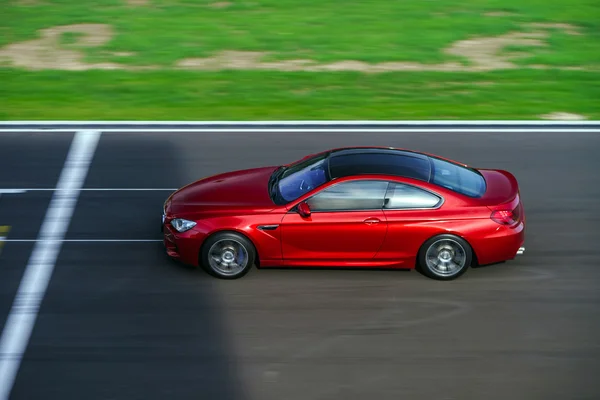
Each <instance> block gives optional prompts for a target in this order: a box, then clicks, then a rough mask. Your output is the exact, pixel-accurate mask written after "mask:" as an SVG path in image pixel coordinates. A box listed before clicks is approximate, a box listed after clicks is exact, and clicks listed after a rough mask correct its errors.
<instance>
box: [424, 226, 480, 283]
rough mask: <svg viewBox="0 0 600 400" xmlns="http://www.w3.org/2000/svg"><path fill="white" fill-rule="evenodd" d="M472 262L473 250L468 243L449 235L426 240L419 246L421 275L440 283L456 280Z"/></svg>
mask: <svg viewBox="0 0 600 400" xmlns="http://www.w3.org/2000/svg"><path fill="white" fill-rule="evenodd" d="M428 260H429V262H428ZM472 260H473V250H472V249H471V246H470V245H469V243H467V242H466V241H465V240H464V239H462V238H460V237H458V236H455V235H449V234H443V235H438V236H435V237H432V238H431V239H429V240H427V241H426V242H425V243H423V246H421V250H420V251H419V255H418V265H419V267H420V269H421V271H422V272H423V274H425V275H426V276H427V277H429V278H432V279H436V280H440V281H449V280H453V279H456V278H458V277H459V276H461V275H462V274H464V273H465V272H466V271H467V269H468V268H469V267H470V266H471V262H472ZM434 261H435V262H434ZM436 264H437V266H436ZM442 266H445V267H444V268H442ZM448 267H451V268H450V269H449V268H448Z"/></svg>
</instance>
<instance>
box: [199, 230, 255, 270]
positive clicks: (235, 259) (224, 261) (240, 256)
mask: <svg viewBox="0 0 600 400" xmlns="http://www.w3.org/2000/svg"><path fill="white" fill-rule="evenodd" d="M208 262H209V263H210V266H211V268H212V269H213V270H215V271H217V272H218V273H220V274H222V275H226V276H232V275H237V274H239V273H240V272H242V271H243V270H244V268H246V265H247V264H248V251H247V250H246V248H245V247H244V245H243V244H241V243H240V242H238V241H237V240H234V239H222V240H218V241H217V242H215V243H214V244H213V245H212V246H211V247H210V249H209V250H208Z"/></svg>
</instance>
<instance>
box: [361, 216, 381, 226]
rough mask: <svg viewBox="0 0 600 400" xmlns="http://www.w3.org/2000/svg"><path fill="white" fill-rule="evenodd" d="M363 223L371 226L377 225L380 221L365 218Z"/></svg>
mask: <svg viewBox="0 0 600 400" xmlns="http://www.w3.org/2000/svg"><path fill="white" fill-rule="evenodd" d="M363 222H364V223H365V224H367V225H373V224H378V223H379V222H381V221H380V220H379V218H367V219H365V220H364V221H363Z"/></svg>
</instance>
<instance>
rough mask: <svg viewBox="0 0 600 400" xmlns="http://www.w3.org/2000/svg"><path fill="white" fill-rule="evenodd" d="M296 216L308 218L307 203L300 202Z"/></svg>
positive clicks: (308, 209)
mask: <svg viewBox="0 0 600 400" xmlns="http://www.w3.org/2000/svg"><path fill="white" fill-rule="evenodd" d="M298 214H300V216H302V217H304V218H308V217H310V207H309V206H308V204H307V203H305V202H302V203H300V204H298Z"/></svg>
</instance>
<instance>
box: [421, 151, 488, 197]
mask: <svg viewBox="0 0 600 400" xmlns="http://www.w3.org/2000/svg"><path fill="white" fill-rule="evenodd" d="M431 161H432V166H433V169H432V171H431V179H430V182H431V183H433V184H435V185H439V186H443V187H445V188H448V189H450V190H452V191H455V192H457V193H460V194H464V195H465V196H469V197H481V196H483V194H484V193H485V188H486V186H485V179H483V176H481V174H479V173H478V172H476V171H473V170H472V169H469V168H465V167H462V166H460V165H456V164H453V163H450V162H448V161H444V160H440V159H437V158H431Z"/></svg>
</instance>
